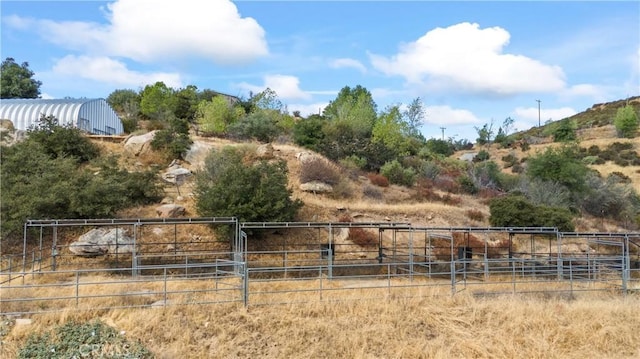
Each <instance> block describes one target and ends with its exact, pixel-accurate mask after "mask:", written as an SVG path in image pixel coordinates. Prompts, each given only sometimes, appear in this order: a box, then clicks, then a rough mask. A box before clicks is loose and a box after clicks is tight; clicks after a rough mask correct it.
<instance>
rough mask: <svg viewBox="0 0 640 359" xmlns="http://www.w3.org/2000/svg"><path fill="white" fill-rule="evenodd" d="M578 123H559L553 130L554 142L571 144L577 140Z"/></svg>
mask: <svg viewBox="0 0 640 359" xmlns="http://www.w3.org/2000/svg"><path fill="white" fill-rule="evenodd" d="M576 127H577V125H576V123H575V121H571V120H568V119H566V120H562V121H558V123H557V126H556V127H555V129H554V130H553V141H554V142H570V141H575V140H576V139H577V136H576Z"/></svg>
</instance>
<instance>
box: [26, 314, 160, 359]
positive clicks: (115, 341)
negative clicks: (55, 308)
mask: <svg viewBox="0 0 640 359" xmlns="http://www.w3.org/2000/svg"><path fill="white" fill-rule="evenodd" d="M103 357H109V358H140V359H144V358H153V357H154V355H153V353H152V352H151V351H149V350H148V349H147V348H145V347H144V346H142V345H141V344H140V343H138V342H130V341H128V340H127V339H126V338H125V337H124V336H122V335H120V334H118V332H117V331H116V330H115V329H114V328H111V327H109V326H108V325H106V324H104V323H102V322H101V321H99V320H93V321H91V322H88V323H78V322H75V321H70V322H67V323H65V324H64V325H60V326H56V327H54V328H53V329H52V330H50V331H49V332H46V333H43V334H38V333H32V334H30V335H29V336H28V337H27V340H26V343H25V344H24V346H23V347H22V348H20V350H19V351H18V358H19V359H22V358H25V359H26V358H103Z"/></svg>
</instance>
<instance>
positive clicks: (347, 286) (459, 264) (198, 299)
mask: <svg viewBox="0 0 640 359" xmlns="http://www.w3.org/2000/svg"><path fill="white" fill-rule="evenodd" d="M212 227H213V228H217V231H218V233H220V232H222V233H227V234H228V235H229V238H231V240H218V239H216V237H217V236H214V235H211V236H208V235H207V233H212V230H211V228H212ZM95 228H105V229H109V230H114V229H115V233H116V235H117V236H120V232H119V230H120V229H122V230H123V233H122V237H123V238H124V237H127V238H128V239H129V240H130V241H131V240H133V245H132V244H131V243H127V244H119V242H118V241H117V240H116V241H115V243H111V245H112V246H114V245H115V249H114V248H113V247H110V250H109V251H106V252H105V253H100V254H99V255H96V256H93V257H88V258H83V257H78V256H77V255H74V254H73V253H71V251H70V249H71V246H73V244H72V243H70V242H69V241H68V238H69V237H77V236H78V235H80V234H83V233H86V232H87V229H95ZM221 229H222V230H221ZM62 232H64V233H62ZM288 232H289V233H288ZM24 233H25V235H24V247H23V248H21V253H2V258H1V259H2V263H1V264H2V266H1V272H0V283H1V284H0V313H2V314H24V313H39V312H47V311H58V310H63V309H68V308H77V309H79V310H82V309H90V310H95V309H109V308H131V307H164V306H168V305H189V304H214V303H229V302H237V303H240V304H243V305H245V306H248V305H265V304H267V305H268V304H274V303H294V302H310V301H344V300H361V299H363V298H387V297H388V296H396V297H397V296H404V297H417V296H451V295H455V294H456V293H459V292H461V291H471V292H472V293H473V294H474V295H478V296H487V295H502V294H531V295H543V296H550V295H551V296H566V297H573V296H576V295H579V294H580V293H586V292H611V293H620V294H621V295H626V294H628V293H633V292H635V291H637V290H640V269H639V268H640V233H564V232H558V231H557V230H556V229H555V228H474V227H469V228H467V227H451V228H431V227H414V226H411V225H410V224H407V223H389V222H382V223H361V222H339V223H314V222H288V223H239V222H238V221H237V219H235V218H188V219H175V220H174V219H134V220H122V219H118V220H56V221H29V222H27V224H26V225H25V231H24ZM265 234H268V236H267V237H265ZM252 237H263V239H254V238H252ZM62 238H64V240H62ZM119 246H121V247H119ZM125 246H128V247H125ZM123 248H129V249H132V250H130V251H128V252H125V251H123V250H121V249H123Z"/></svg>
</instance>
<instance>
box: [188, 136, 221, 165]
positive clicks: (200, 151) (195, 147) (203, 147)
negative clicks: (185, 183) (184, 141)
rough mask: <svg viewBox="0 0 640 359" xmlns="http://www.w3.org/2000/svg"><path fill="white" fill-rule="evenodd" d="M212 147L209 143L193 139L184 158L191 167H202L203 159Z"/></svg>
mask: <svg viewBox="0 0 640 359" xmlns="http://www.w3.org/2000/svg"><path fill="white" fill-rule="evenodd" d="M212 148H214V146H213V145H212V144H210V143H207V142H203V141H193V143H192V144H191V147H189V150H188V151H187V154H186V155H185V156H184V159H185V161H187V162H189V163H190V164H191V165H192V166H191V167H192V168H197V167H202V164H203V163H204V159H205V158H206V157H207V155H208V154H209V153H210V152H211V149H212Z"/></svg>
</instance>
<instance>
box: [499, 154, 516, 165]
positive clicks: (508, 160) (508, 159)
mask: <svg viewBox="0 0 640 359" xmlns="http://www.w3.org/2000/svg"><path fill="white" fill-rule="evenodd" d="M502 161H503V162H504V168H509V167H513V166H514V165H515V164H516V163H518V157H516V156H515V155H514V154H513V153H509V154H508V155H506V156H502Z"/></svg>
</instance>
